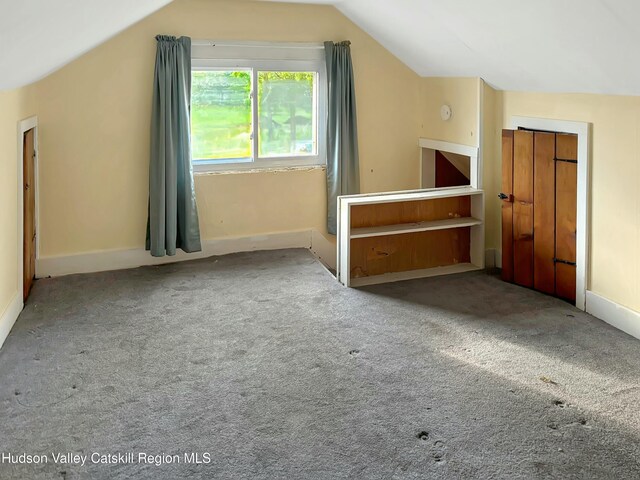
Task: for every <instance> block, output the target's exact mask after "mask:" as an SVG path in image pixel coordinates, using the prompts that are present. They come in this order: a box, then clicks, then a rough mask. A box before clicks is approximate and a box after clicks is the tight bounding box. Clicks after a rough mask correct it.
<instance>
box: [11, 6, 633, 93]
mask: <svg viewBox="0 0 640 480" xmlns="http://www.w3.org/2000/svg"><path fill="white" fill-rule="evenodd" d="M170 1H171V0H136V1H131V0H108V1H106V0H55V1H53V0H29V1H14V0H0V12H1V13H2V14H1V15H0V89H6V88H11V87H15V86H19V85H24V84H26V83H30V82H33V81H35V80H37V79H39V78H41V77H43V76H45V75H46V74H48V73H50V72H51V71H53V70H55V69H56V68H59V67H60V66H61V65H64V64H65V63H68V62H69V61H71V60H72V59H74V58H76V57H77V56H79V55H81V54H82V53H84V52H86V51H88V50H90V49H91V48H93V47H95V46H96V45H98V44H99V43H101V42H103V41H105V40H106V39H108V38H109V37H111V36H113V35H115V34H117V33H118V32H120V31H121V30H123V29H125V28H126V27H128V26H129V25H131V24H133V23H135V22H136V21H138V20H140V19H142V18H143V17H145V16H146V15H148V14H150V13H152V12H153V11H155V10H157V9H159V8H161V7H162V6H164V5H166V4H167V3H170ZM237 1H240V0H237ZM267 1H271V0H267ZM279 1H283V0H279ZM284 1H290V3H323V4H331V5H335V7H336V8H337V9H338V10H340V11H341V12H342V13H343V14H344V15H345V16H347V17H348V18H350V19H351V20H352V21H353V22H354V23H356V24H357V25H358V26H360V27H361V28H362V29H363V30H365V31H366V32H368V33H369V34H370V35H371V36H372V37H374V38H375V39H376V40H378V41H379V42H380V43H381V44H382V45H384V46H385V47H386V48H387V49H388V50H389V51H391V52H392V53H393V54H394V55H396V56H397V57H398V58H399V59H400V60H402V61H403V62H404V63H405V64H406V65H408V66H409V67H410V68H411V69H413V70H414V71H415V72H417V73H418V74H419V75H422V76H463V77H482V78H484V79H485V80H486V81H487V82H489V83H490V84H491V85H493V86H494V87H496V88H498V89H501V90H522V91H546V92H585V93H610V94H631V95H640V62H638V60H637V58H636V57H637V55H636V54H635V52H636V45H640V29H639V28H637V26H636V24H637V22H638V20H639V19H640V2H639V1H638V0H563V1H558V0H530V1H526V2H525V1H524V0H284ZM304 20H305V21H313V19H304Z"/></svg>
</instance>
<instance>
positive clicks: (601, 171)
mask: <svg viewBox="0 0 640 480" xmlns="http://www.w3.org/2000/svg"><path fill="white" fill-rule="evenodd" d="M499 97H500V98H499V99H498V104H499V105H500V108H501V110H502V126H504V127H505V128H506V127H509V126H510V119H511V117H512V116H513V115H521V116H531V117H542V118H551V119H559V120H573V121H579V122H590V123H592V124H593V138H592V163H591V167H592V168H591V231H590V241H591V249H590V261H591V275H590V282H589V290H593V291H594V292H595V293H598V294H600V295H602V296H604V297H606V298H608V299H610V300H613V301H614V302H617V303H619V304H622V305H624V306H626V307H629V308H631V309H633V310H636V311H640V148H639V147H640V144H639V143H640V97H622V96H605V95H568V94H567V95H560V94H534V93H516V92H502V93H500V94H499Z"/></svg>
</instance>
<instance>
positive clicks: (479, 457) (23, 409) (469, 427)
mask: <svg viewBox="0 0 640 480" xmlns="http://www.w3.org/2000/svg"><path fill="white" fill-rule="evenodd" d="M639 347H640V341H638V340H636V339H634V338H632V337H630V336H628V335H626V334H624V333H622V332H620V331H618V330H615V329H614V328H612V327H610V326H608V325H607V324H605V323H603V322H601V321H599V320H597V319H595V318H593V317H591V316H589V315H586V314H584V313H582V312H579V311H578V310H576V309H575V308H573V307H572V306H570V305H569V304H567V303H564V302H562V301H560V300H557V299H554V298H551V297H547V296H544V295H541V294H538V293H536V292H533V291H530V290H526V289H522V288H519V287H516V286H513V285H509V284H505V283H503V282H501V281H500V279H499V278H497V277H493V276H490V275H487V274H485V273H482V272H479V273H472V274H463V275H456V276H447V277H440V278H430V279H421V280H414V281H407V282H400V283H395V284H387V285H379V286H373V287H367V288H361V289H347V288H344V287H342V286H341V285H339V284H338V283H337V281H336V280H335V279H334V278H333V277H332V276H331V275H330V274H329V273H328V272H327V271H326V270H325V269H324V268H323V267H322V266H321V265H320V264H319V263H318V262H317V261H316V260H315V259H314V258H313V257H312V256H311V254H310V253H309V252H307V251H305V250H283V251H271V252H253V253H242V254H234V255H228V256H224V257H217V258H211V259H206V260H199V261H193V262H186V263H180V264H172V265H166V266H156V267H143V268H138V269H133V270H127V271H118V272H106V273H98V274H91V275H75V276H68V277H64V278H55V279H44V280H39V281H38V282H37V283H36V285H35V288H34V290H33V293H32V296H31V297H30V299H29V301H28V304H27V306H26V308H25V310H24V312H23V313H22V315H21V316H20V318H19V320H18V322H17V323H16V325H15V327H14V329H13V331H12V332H11V335H10V336H9V338H8V339H7V341H6V343H5V345H4V346H3V348H2V350H0V415H1V419H0V452H4V453H5V454H6V453H8V452H11V453H12V454H14V455H17V454H20V453H28V454H42V455H47V458H48V461H47V463H42V464H39V465H34V464H31V465H16V464H8V463H7V462H4V463H2V464H0V478H2V479H45V478H47V479H68V480H71V479H77V478H83V479H124V478H137V479H138V478H140V479H162V478H171V479H175V478H220V479H245V478H246V479H249V478H251V479H316V478H318V479H340V478H358V479H359V478H363V479H414V478H415V479H417V478H420V479H440V478H443V479H444V478H446V479H449V478H451V479H471V478H481V479H490V478H500V479H519V478H526V479H529V478H561V479H572V478H602V479H609V478H612V479H627V478H628V479H636V478H640V463H639V456H638V455H639V453H640V452H639V440H640V409H639V408H638V406H639V403H640V380H639V379H640V377H639V376H640V348H639ZM59 452H73V453H78V454H81V455H89V456H90V455H91V454H94V453H97V454H99V455H106V454H118V453H125V452H133V453H134V455H135V460H134V461H133V462H131V463H119V464H107V465H105V464H95V463H91V460H90V459H88V460H87V463H86V464H85V465H84V466H83V465H77V464H70V463H64V462H62V463H54V459H53V458H52V454H54V453H59ZM139 453H147V454H149V455H158V454H163V453H164V454H176V455H179V456H180V457H178V458H179V459H180V463H169V464H167V463H164V464H161V465H155V464H149V463H145V462H140V461H138V460H139V458H138V454H139ZM185 453H186V454H189V453H199V454H200V458H199V459H200V460H201V461H202V463H200V464H197V463H186V462H187V461H188V460H189V459H187V458H185V457H184V454H185ZM207 455H209V456H210V461H209V462H208V463H207V462H206V460H207V458H208V457H207ZM122 460H123V458H122V457H121V461H122ZM148 460H149V457H147V461H148ZM192 460H193V459H192ZM158 463H162V462H158Z"/></svg>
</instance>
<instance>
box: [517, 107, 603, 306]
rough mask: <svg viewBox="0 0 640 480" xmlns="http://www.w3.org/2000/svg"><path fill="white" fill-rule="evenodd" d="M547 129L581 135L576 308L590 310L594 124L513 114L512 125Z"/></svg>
mask: <svg viewBox="0 0 640 480" xmlns="http://www.w3.org/2000/svg"><path fill="white" fill-rule="evenodd" d="M518 127H522V128H526V129H529V130H547V131H550V132H560V133H574V134H576V135H578V199H577V200H578V201H577V218H576V307H577V308H579V309H580V310H586V294H587V289H588V288H589V215H590V211H591V204H590V201H591V200H590V185H591V183H590V177H589V175H590V173H589V172H590V168H589V165H590V163H591V151H590V145H591V124H590V123H586V122H572V121H566V120H551V119H547V118H535V117H520V116H516V115H514V116H512V117H511V128H512V129H513V130H517V129H518Z"/></svg>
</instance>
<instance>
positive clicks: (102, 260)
mask: <svg viewBox="0 0 640 480" xmlns="http://www.w3.org/2000/svg"><path fill="white" fill-rule="evenodd" d="M283 248H311V230H299V231H293V232H279V233H270V234H266V235H255V236H250V237H229V238H221V239H215V240H205V241H204V242H203V243H202V251H201V252H197V253H184V252H183V251H181V250H178V253H176V255H174V256H171V257H169V256H165V257H152V256H151V254H149V252H147V251H146V250H144V249H143V248H134V249H129V250H103V251H98V252H89V253H81V254H76V255H65V256H56V257H42V258H39V259H37V260H36V276H37V277H38V278H44V277H59V276H61V275H71V274H74V273H91V272H104V271H108V270H122V269H126V268H136V267H141V266H143V265H160V264H163V263H173V262H181V261H186V260H196V259H198V258H206V257H212V256H215V255H226V254H228V253H237V252H250V251H254V250H279V249H283Z"/></svg>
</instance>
